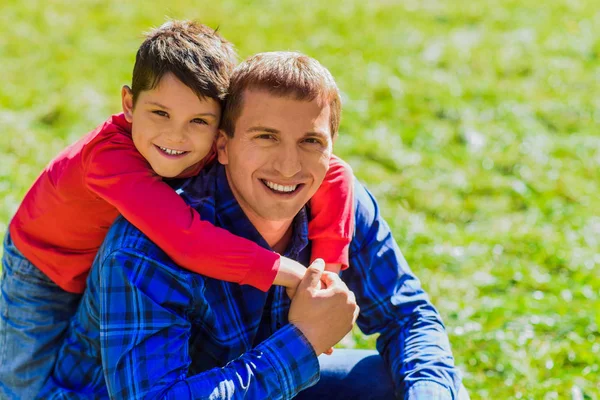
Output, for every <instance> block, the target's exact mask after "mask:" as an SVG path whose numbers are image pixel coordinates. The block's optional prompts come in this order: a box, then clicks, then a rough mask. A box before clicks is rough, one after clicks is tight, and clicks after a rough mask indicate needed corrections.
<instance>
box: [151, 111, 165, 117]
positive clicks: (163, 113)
mask: <svg viewBox="0 0 600 400" xmlns="http://www.w3.org/2000/svg"><path fill="white" fill-rule="evenodd" d="M152 114H156V115H158V116H160V117H168V116H169V114H167V112H166V111H163V110H152Z"/></svg>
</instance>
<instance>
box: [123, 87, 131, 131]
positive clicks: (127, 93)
mask: <svg viewBox="0 0 600 400" xmlns="http://www.w3.org/2000/svg"><path fill="white" fill-rule="evenodd" d="M121 105H122V106H123V114H125V119H126V120H127V122H129V123H130V124H131V123H132V122H133V92H132V91H131V88H130V87H129V86H127V85H123V87H122V88H121Z"/></svg>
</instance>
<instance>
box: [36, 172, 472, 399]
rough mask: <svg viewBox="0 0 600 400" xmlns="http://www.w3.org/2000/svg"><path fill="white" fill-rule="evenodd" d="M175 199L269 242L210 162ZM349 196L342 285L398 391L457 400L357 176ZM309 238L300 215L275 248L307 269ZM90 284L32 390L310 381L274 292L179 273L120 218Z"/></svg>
mask: <svg viewBox="0 0 600 400" xmlns="http://www.w3.org/2000/svg"><path fill="white" fill-rule="evenodd" d="M181 193H182V196H183V197H184V198H185V199H186V201H187V202H188V203H189V204H191V205H192V206H193V207H194V208H196V209H197V210H198V212H199V213H200V215H201V216H202V218H203V219H205V220H207V221H210V222H211V223H213V224H214V225H216V226H219V227H222V228H225V229H227V230H229V231H230V232H232V233H234V234H236V235H239V236H242V237H245V238H247V239H250V240H253V241H254V242H256V243H259V244H260V245H262V246H264V247H268V245H267V243H266V242H265V241H264V239H263V238H262V237H261V236H260V234H259V233H258V232H257V231H256V229H255V228H254V226H253V225H252V224H251V223H250V222H249V220H248V219H247V218H246V216H245V214H244V213H243V211H242V210H241V208H240V207H239V205H238V203H237V202H236V200H235V198H234V196H233V194H232V192H231V190H230V188H229V184H228V181H227V178H226V175H225V170H224V167H223V166H221V165H220V164H215V165H214V166H213V167H211V168H208V169H207V170H205V171H204V172H202V173H201V174H200V175H199V176H198V177H195V178H193V179H190V180H188V181H186V182H185V183H184V184H183V186H182V188H181ZM355 196H356V215H355V217H356V218H355V224H356V227H355V236H354V239H353V241H352V244H351V251H350V268H349V269H347V270H346V271H344V272H343V273H342V279H343V280H344V281H345V282H346V284H347V285H348V287H349V288H350V289H351V290H352V291H354V293H355V294H356V299H357V302H358V304H359V305H360V309H361V313H360V316H359V318H358V321H357V322H358V325H359V327H360V328H361V330H362V331H363V332H365V333H367V334H373V333H379V334H380V335H379V337H378V339H377V348H378V350H379V352H380V353H381V354H382V356H383V358H384V360H385V362H386V364H387V365H388V367H389V370H390V373H391V376H392V377H393V379H394V382H395V384H396V387H397V392H398V395H399V396H403V397H405V398H410V399H425V398H427V399H453V398H456V396H457V389H458V387H459V385H460V378H459V374H458V371H457V370H456V369H455V367H454V360H453V357H452V354H451V351H450V346H449V343H448V338H447V335H446V332H445V329H444V326H443V324H442V321H441V319H440V316H439V314H438V313H437V311H436V310H435V308H434V307H433V305H432V304H431V303H430V302H429V300H428V297H427V295H426V294H425V292H424V291H423V290H422V289H421V286H420V283H419V281H418V279H417V278H416V277H415V276H414V275H413V273H412V272H411V270H410V269H409V267H408V265H407V263H406V261H405V260H404V258H403V256H402V254H401V252H400V250H399V249H398V247H397V245H396V242H395V241H394V239H393V238H392V235H391V233H390V230H389V227H388V225H387V224H386V223H385V221H384V220H383V219H382V218H381V217H380V215H379V210H378V208H377V203H376V202H375V199H374V198H373V197H372V196H371V194H370V193H369V192H368V191H367V190H366V189H365V188H364V187H363V186H362V185H360V184H359V183H358V182H356V183H355ZM151 200H152V199H149V201H151ZM165 212H168V210H165ZM307 233H308V232H307V211H306V210H305V209H303V210H301V211H300V213H299V214H298V215H297V217H296V218H295V220H294V223H293V236H292V240H291V244H290V246H289V248H288V250H287V251H286V253H285V255H286V256H288V257H291V258H293V259H296V260H298V261H300V262H301V263H303V264H305V265H306V264H307V262H308V260H309V256H310V244H309V242H308V239H307V237H308V235H307ZM199 245H201V244H199ZM87 284H88V287H87V290H86V292H85V294H84V296H83V298H82V300H81V304H80V307H79V309H78V311H77V314H76V315H75V317H74V318H73V320H72V322H71V325H70V327H69V330H68V333H67V337H66V339H65V342H64V344H63V346H62V348H61V350H60V352H59V356H58V361H57V363H56V366H55V368H54V371H53V374H52V376H50V378H49V379H48V381H47V382H46V385H45V387H44V390H43V392H42V393H41V395H40V397H41V398H44V399H67V398H68V399H75V398H76V399H79V398H86V399H87V398H107V397H109V396H110V397H112V398H119V399H133V398H136V399H137V398H151V399H154V398H161V399H162V398H168V399H232V398H250V399H289V398H292V397H293V396H295V395H296V394H297V393H298V392H299V391H301V390H303V389H305V388H307V387H309V386H311V385H313V384H315V383H316V382H317V380H318V379H319V364H318V361H317V357H316V355H315V353H314V351H313V349H312V347H311V345H310V344H309V343H308V342H307V340H306V338H305V337H304V336H303V335H302V333H301V332H300V331H299V330H298V329H297V328H296V327H295V326H293V325H291V324H289V323H288V321H287V314H288V310H289V306H290V301H289V299H288V298H287V295H286V294H285V290H284V289H283V288H282V287H278V286H273V287H272V288H271V290H270V291H269V292H267V293H263V292H261V291H259V290H257V289H255V288H253V287H251V286H240V285H238V284H234V283H230V282H224V281H219V280H215V279H212V278H207V277H204V276H202V275H198V274H194V273H191V272H189V271H187V270H184V269H182V268H180V267H178V266H177V265H175V264H174V263H173V261H172V260H171V259H169V257H167V256H166V254H165V253H164V252H163V251H162V250H161V249H160V248H159V247H158V246H156V245H155V244H154V243H152V242H151V241H150V240H149V239H148V238H147V237H146V236H145V235H144V234H143V233H141V232H140V231H139V230H138V229H136V228H135V227H134V226H133V225H131V224H130V223H129V222H127V221H126V220H125V219H122V218H120V219H118V220H117V221H116V222H115V224H114V225H113V226H112V228H111V229H110V232H109V233H108V236H107V238H106V240H105V241H104V244H103V246H102V248H101V249H100V251H99V253H98V255H97V256H96V259H95V261H94V265H93V266H92V269H91V272H90V276H89V278H88V283H87Z"/></svg>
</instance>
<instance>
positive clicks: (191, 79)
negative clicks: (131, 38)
mask: <svg viewBox="0 0 600 400" xmlns="http://www.w3.org/2000/svg"><path fill="white" fill-rule="evenodd" d="M236 63H237V54H236V52H235V49H234V48H233V45H232V44H231V43H230V42H228V41H227V40H225V39H224V38H223V37H221V35H219V34H218V33H217V31H216V30H215V29H212V28H209V27H208V26H206V25H203V24H200V23H198V22H195V21H177V20H173V21H168V22H166V23H164V24H163V25H161V26H160V27H158V28H156V29H153V30H151V31H150V32H148V33H147V34H146V39H145V40H144V42H143V43H142V45H141V46H140V48H139V49H138V52H137V55H136V57H135V65H134V67H133V77H132V82H131V91H132V92H133V104H134V105H135V103H136V101H137V98H138V96H139V94H140V93H141V92H143V91H145V90H152V89H154V88H156V86H157V85H158V84H159V83H160V80H161V79H162V77H163V76H164V75H165V74H167V73H172V74H173V75H175V76H176V77H177V79H179V80H180V81H181V82H183V84H184V85H186V86H187V87H189V88H190V89H192V90H193V91H194V93H196V94H197V95H198V97H200V98H212V99H215V100H217V101H220V102H222V101H223V99H224V98H225V95H226V93H227V88H228V86H229V78H230V76H231V73H232V71H233V68H234V67H235V64H236Z"/></svg>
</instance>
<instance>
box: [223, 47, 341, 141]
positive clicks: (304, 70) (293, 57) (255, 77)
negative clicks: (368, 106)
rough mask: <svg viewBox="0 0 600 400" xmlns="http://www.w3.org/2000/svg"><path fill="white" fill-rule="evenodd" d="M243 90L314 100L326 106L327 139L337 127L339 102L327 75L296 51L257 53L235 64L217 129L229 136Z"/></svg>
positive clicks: (323, 69)
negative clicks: (328, 133)
mask: <svg viewBox="0 0 600 400" xmlns="http://www.w3.org/2000/svg"><path fill="white" fill-rule="evenodd" d="M247 90H264V91H266V92H267V93H270V94H273V95H275V96H280V97H292V98H294V99H295V100H303V101H313V100H315V99H316V100H317V101H319V103H320V104H321V105H322V106H326V105H329V107H330V117H329V118H330V121H329V126H330V129H331V136H332V137H335V135H336V134H337V132H338V128H339V125H340V114H341V108H342V105H341V100H340V93H339V90H338V87H337V85H336V83H335V80H334V79H333V77H332V76H331V73H330V72H329V71H328V70H327V68H325V67H324V66H322V65H321V64H320V63H319V62H318V61H317V60H315V59H314V58H311V57H308V56H306V55H304V54H301V53H296V52H282V51H281V52H268V53H259V54H256V55H254V56H252V57H250V58H248V59H247V60H246V61H244V62H242V63H241V64H239V65H238V66H237V67H236V68H235V70H234V71H233V74H232V75H231V80H230V82H229V92H228V94H227V98H226V101H225V108H224V110H223V118H222V120H221V129H223V130H224V131H225V133H226V134H227V135H228V136H230V137H231V136H233V134H234V132H235V123H236V121H237V119H238V118H239V116H240V114H241V110H242V106H243V102H244V98H243V96H244V92H245V91H247Z"/></svg>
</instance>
